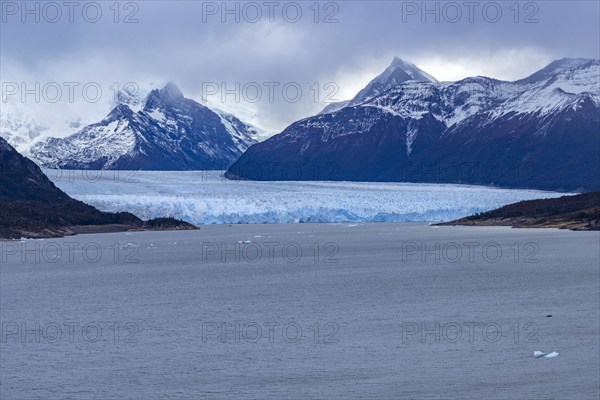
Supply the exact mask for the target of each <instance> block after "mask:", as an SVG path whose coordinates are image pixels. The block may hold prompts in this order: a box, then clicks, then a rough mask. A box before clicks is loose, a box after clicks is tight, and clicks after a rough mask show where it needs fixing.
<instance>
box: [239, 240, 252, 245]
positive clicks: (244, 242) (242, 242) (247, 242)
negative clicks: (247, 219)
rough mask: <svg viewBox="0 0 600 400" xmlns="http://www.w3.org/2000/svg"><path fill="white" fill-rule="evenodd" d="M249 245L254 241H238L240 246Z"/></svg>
mask: <svg viewBox="0 0 600 400" xmlns="http://www.w3.org/2000/svg"><path fill="white" fill-rule="evenodd" d="M249 243H252V241H251V240H243V241H242V240H238V244H249Z"/></svg>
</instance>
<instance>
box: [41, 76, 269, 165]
mask: <svg viewBox="0 0 600 400" xmlns="http://www.w3.org/2000/svg"><path fill="white" fill-rule="evenodd" d="M261 133H262V132H261V131H260V130H259V129H258V128H256V127H254V126H252V125H248V124H246V123H244V122H242V121H240V120H239V119H238V118H236V117H235V116H233V115H231V114H227V113H223V112H220V111H219V112H215V111H213V110H211V109H209V108H208V107H205V106H203V105H201V104H199V103H197V102H195V101H193V100H191V99H187V98H185V97H184V96H183V94H182V93H181V91H180V90H179V88H178V87H177V86H176V85H175V84H174V83H171V82H170V83H168V84H167V85H166V86H165V87H163V88H162V89H155V90H152V91H151V92H150V93H149V94H148V95H147V96H146V98H145V99H143V101H139V99H137V98H136V97H135V96H134V95H131V93H126V92H121V93H120V94H119V95H118V96H117V100H116V102H115V107H114V109H113V110H112V111H111V112H110V113H109V114H108V115H107V116H106V117H105V118H104V119H103V120H102V121H100V122H98V123H95V124H91V125H88V126H86V127H84V128H83V129H81V130H80V131H79V132H77V133H75V134H73V135H71V136H68V137H66V138H48V139H46V140H45V141H41V142H38V143H36V144H34V145H33V146H32V147H31V149H30V154H31V156H32V157H33V158H35V159H36V160H37V161H38V162H39V163H40V164H41V165H43V166H45V167H49V168H64V169H144V170H195V169H225V168H227V167H229V166H230V165H231V164H232V163H233V162H234V161H235V160H236V159H237V158H238V157H239V156H240V155H241V154H242V153H243V152H244V151H245V150H246V149H247V148H248V147H249V146H250V145H252V144H255V143H257V141H258V138H259V137H260V136H261Z"/></svg>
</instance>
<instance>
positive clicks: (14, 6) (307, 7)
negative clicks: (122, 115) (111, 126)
mask: <svg viewBox="0 0 600 400" xmlns="http://www.w3.org/2000/svg"><path fill="white" fill-rule="evenodd" d="M45 4H47V3H45V2H41V3H38V2H29V3H27V7H28V9H27V10H24V9H23V3H22V2H21V1H18V2H10V1H2V2H1V5H2V10H1V11H2V24H1V35H0V40H1V49H0V51H1V66H0V67H1V69H0V73H1V79H2V81H3V83H6V82H18V83H19V84H20V83H21V82H26V83H27V85H28V87H34V84H33V82H40V84H41V86H42V87H43V86H44V85H46V84H47V83H49V82H56V83H58V84H59V85H61V86H63V87H64V92H63V93H62V97H61V98H60V100H59V101H58V102H57V103H51V102H49V101H45V100H44V98H42V99H41V101H40V102H39V103H37V102H35V99H34V97H33V96H31V95H30V96H28V97H27V99H26V102H25V104H21V103H20V98H19V96H18V95H17V96H14V95H12V96H8V97H10V99H9V100H8V103H10V102H12V103H15V102H14V100H15V99H17V100H19V101H18V102H17V103H19V104H18V106H19V107H20V108H21V109H23V110H25V112H27V113H31V114H32V115H33V116H34V117H35V118H36V119H43V120H46V121H47V124H48V125H50V126H52V125H53V124H54V123H55V122H56V121H63V122H64V121H65V120H69V119H77V118H78V117H82V118H83V121H82V122H84V123H87V122H93V120H94V118H98V119H99V118H102V117H103V116H104V115H105V114H106V113H107V112H108V111H109V109H108V107H109V103H108V100H107V99H108V98H110V97H111V95H112V91H113V90H114V89H115V88H116V86H114V84H115V83H117V84H119V85H120V86H122V85H124V84H125V83H127V82H134V83H136V84H137V85H139V86H140V88H142V89H143V90H148V89H149V88H151V87H156V86H159V85H162V84H164V83H166V82H167V81H169V80H171V81H173V82H175V83H176V84H177V85H178V86H179V87H180V88H181V90H182V91H183V93H184V94H185V95H186V97H191V98H194V99H196V100H198V101H202V100H203V90H204V94H205V96H204V97H205V100H206V101H207V102H208V104H209V105H211V106H217V107H220V108H222V109H225V110H227V111H231V112H233V113H235V114H236V115H238V116H239V117H240V118H242V119H245V120H246V121H248V122H251V123H254V124H256V125H258V126H260V127H263V128H266V129H269V130H274V131H280V130H281V129H283V128H285V126H287V125H288V124H290V123H292V122H294V121H295V120H298V119H300V118H303V117H306V116H309V115H312V114H315V113H317V112H318V111H320V110H321V109H322V108H323V107H324V106H325V105H326V102H325V101H326V99H327V101H331V100H334V99H337V100H344V99H349V98H351V97H353V96H354V95H355V94H356V92H358V90H360V89H361V88H362V87H363V86H365V85H366V83H368V81H369V80H370V79H372V78H373V77H374V76H376V75H377V74H379V73H380V72H381V71H383V70H384V69H385V68H386V67H387V65H388V64H389V63H390V62H391V60H392V59H393V57H394V56H398V57H400V58H402V59H404V60H407V61H410V62H413V63H414V64H416V65H417V66H419V67H420V68H421V69H423V70H424V71H426V72H428V73H430V74H432V75H433V76H435V77H436V78H437V79H438V80H458V79H461V78H465V77H467V76H474V75H485V76H491V77H494V78H498V79H506V80H512V79H517V78H522V77H525V76H527V75H529V74H531V73H533V72H534V71H536V70H538V69H540V68H542V67H543V66H545V65H547V64H548V63H549V62H551V61H552V60H555V59H559V58H563V57H586V58H600V55H599V48H600V43H599V37H600V28H599V22H598V21H599V19H600V8H599V2H598V1H539V2H519V3H516V6H515V2H514V1H506V2H504V1H499V2H485V1H484V2H476V1H473V2H468V1H457V2H427V3H426V5H425V6H423V4H424V3H423V2H421V1H418V2H401V1H381V2H378V1H339V2H320V3H318V5H317V6H315V2H313V1H307V2H296V3H294V2H270V3H268V2H263V1H259V2H250V3H249V2H240V3H229V4H228V5H227V8H228V10H230V11H231V12H229V13H224V12H226V11H227V10H224V9H223V6H222V2H220V1H219V2H201V1H181V2H178V1H169V2H162V1H140V2H121V3H119V7H118V12H117V7H114V2H113V1H103V2H97V3H93V2H78V3H77V5H76V6H74V8H69V7H70V6H69V5H66V4H65V3H64V2H62V1H58V2H56V3H52V5H51V6H47V5H46V6H45ZM298 6H299V7H298ZM424 7H426V8H427V9H426V10H424V9H423V8H424ZM299 9H300V10H301V14H302V15H299V14H298V10H299ZM98 10H101V15H99V14H98ZM58 12H60V14H59V13H58ZM271 16H272V18H270V17H271ZM36 18H39V22H38V21H36ZM237 18H239V21H236V19H237ZM71 19H72V21H70V20H71ZM223 19H225V22H223V21H222V20H223ZM115 21H116V22H115ZM65 82H78V83H80V86H79V87H78V88H75V90H74V98H73V100H74V101H73V102H72V103H71V102H70V101H66V100H67V98H68V87H67V86H64V83H65ZM90 82H97V83H98V84H99V85H100V87H101V88H102V90H103V92H102V94H103V97H102V99H101V100H100V101H98V102H97V103H92V102H90V101H86V100H85V98H84V96H83V93H82V86H83V85H85V84H88V83H90ZM236 83H238V84H239V88H240V89H243V88H244V87H245V88H246V91H245V92H244V91H243V90H242V91H241V93H239V92H238V95H239V97H240V98H239V101H238V99H236V95H235V94H234V93H233V92H235V91H236V90H235V89H236ZM315 83H316V85H315ZM331 83H333V84H331ZM257 87H260V88H261V89H262V94H261V96H260V97H258V92H257V90H256V88H257ZM284 87H285V88H287V91H284ZM317 87H318V88H319V90H318V91H317ZM3 88H7V86H3ZM224 88H225V89H228V90H230V92H228V93H229V94H227V95H226V96H225V93H223V92H222V89H224ZM298 88H300V89H301V90H302V95H301V97H299V96H298V95H297V89H298ZM5 92H6V91H5ZM215 92H216V93H215ZM48 93H49V94H50V95H52V94H53V93H54V92H52V90H50V91H49V92H48ZM5 94H6V93H3V95H5ZM88 94H89V93H88ZM328 95H329V96H328ZM223 96H225V99H224V100H225V102H224V103H223V102H222V100H223ZM315 96H317V98H315ZM3 97H6V96H3ZM42 97H43V96H42ZM90 97H93V93H92V95H91V96H90ZM298 97H299V99H298ZM2 100H3V102H2V104H1V106H2V107H4V108H5V109H6V108H7V107H8V103H6V102H5V100H6V99H5V98H3V99H2ZM296 100H297V101H296ZM52 133H53V134H61V135H62V132H52ZM66 133H72V132H65V134H66Z"/></svg>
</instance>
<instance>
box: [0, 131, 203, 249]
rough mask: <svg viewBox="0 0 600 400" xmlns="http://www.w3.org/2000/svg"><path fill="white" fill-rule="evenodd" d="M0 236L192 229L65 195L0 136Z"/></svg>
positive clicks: (18, 236)
mask: <svg viewBox="0 0 600 400" xmlns="http://www.w3.org/2000/svg"><path fill="white" fill-rule="evenodd" d="M0 182H1V183H2V184H1V185H0V239H18V238H21V237H24V236H25V237H56V236H64V235H70V234H74V233H76V232H77V231H78V230H80V229H85V228H86V227H87V229H95V230H96V231H101V230H102V229H103V228H101V227H102V226H103V227H104V229H106V227H109V226H110V230H129V229H135V230H142V229H156V230H162V229H165V230H166V229H195V227H194V226H193V225H190V224H187V223H185V222H182V221H177V220H173V219H169V218H161V219H157V220H153V221H148V222H144V221H142V220H140V219H139V218H138V217H136V216H134V215H133V214H129V213H105V212H101V211H99V210H97V209H96V208H94V207H92V206H89V205H87V204H85V203H82V202H80V201H77V200H74V199H72V198H71V197H69V196H68V195H67V194H66V193H64V192H63V191H62V190H60V189H58V188H57V187H56V186H55V185H54V184H53V183H52V182H51V181H50V180H49V179H48V177H46V175H44V173H43V172H42V171H41V170H40V168H39V167H38V166H37V165H36V164H35V163H34V162H33V161H31V160H29V159H27V158H25V157H23V156H22V155H21V154H20V153H19V152H17V151H16V150H15V149H14V148H13V147H12V146H11V145H10V144H8V142H7V141H6V140H4V139H3V138H0Z"/></svg>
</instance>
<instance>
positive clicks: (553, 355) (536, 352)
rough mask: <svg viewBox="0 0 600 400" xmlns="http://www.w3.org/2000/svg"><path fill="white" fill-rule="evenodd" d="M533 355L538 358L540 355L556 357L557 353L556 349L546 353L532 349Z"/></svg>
mask: <svg viewBox="0 0 600 400" xmlns="http://www.w3.org/2000/svg"><path fill="white" fill-rule="evenodd" d="M533 357H535V358H540V357H544V358H554V357H558V353H557V352H556V351H553V352H552V353H548V354H546V353H542V352H541V351H534V352H533Z"/></svg>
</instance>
